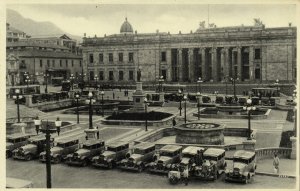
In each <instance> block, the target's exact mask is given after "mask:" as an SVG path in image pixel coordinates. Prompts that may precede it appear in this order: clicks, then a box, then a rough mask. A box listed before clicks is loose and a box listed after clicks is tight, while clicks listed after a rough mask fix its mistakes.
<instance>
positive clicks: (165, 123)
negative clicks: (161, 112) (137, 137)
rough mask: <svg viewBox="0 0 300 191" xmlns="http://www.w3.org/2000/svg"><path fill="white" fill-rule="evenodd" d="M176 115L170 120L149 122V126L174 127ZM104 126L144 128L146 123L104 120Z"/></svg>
mask: <svg viewBox="0 0 300 191" xmlns="http://www.w3.org/2000/svg"><path fill="white" fill-rule="evenodd" d="M174 117H175V115H172V116H170V117H168V118H165V119H163V120H161V121H149V120H148V122H147V124H148V126H152V127H162V126H170V127H171V126H172V119H173V118H174ZM102 123H103V124H106V125H125V126H144V125H145V121H131V120H106V119H104V120H102Z"/></svg>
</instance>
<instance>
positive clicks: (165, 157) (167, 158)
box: [158, 156, 172, 163]
mask: <svg viewBox="0 0 300 191" xmlns="http://www.w3.org/2000/svg"><path fill="white" fill-rule="evenodd" d="M170 160H172V158H171V157H167V156H160V157H159V159H158V161H162V162H163V163H166V162H169V161H170Z"/></svg>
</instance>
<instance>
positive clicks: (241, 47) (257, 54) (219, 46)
mask: <svg viewBox="0 0 300 191" xmlns="http://www.w3.org/2000/svg"><path fill="white" fill-rule="evenodd" d="M82 49H83V63H85V64H86V65H87V72H88V73H89V78H90V79H93V78H94V76H95V75H97V76H99V80H100V81H103V82H108V81H118V82H122V81H123V82H130V81H136V77H137V75H136V74H137V71H138V69H141V71H142V81H144V82H148V81H155V80H157V78H158V76H164V78H165V80H166V81H167V82H196V81H197V79H198V78H199V77H201V78H202V79H203V80H204V81H207V82H215V83H219V82H222V81H224V80H225V79H226V78H228V77H234V78H239V80H241V81H245V82H248V83H256V82H268V81H275V80H276V79H279V80H280V81H281V82H283V81H285V82H294V81H295V79H296V52H297V51H296V27H292V26H288V27H279V28H265V26H263V25H261V26H237V27H223V28H203V27H202V28H199V29H198V30H196V32H194V33H193V32H191V33H189V34H181V32H179V34H170V33H161V32H159V31H157V32H156V33H148V34H138V33H137V32H136V31H135V32H133V28H132V26H131V25H130V23H129V22H128V21H127V19H126V20H125V22H124V23H123V24H122V26H121V29H120V34H114V35H109V36H104V37H101V38H99V37H92V38H87V37H84V38H83V43H82Z"/></svg>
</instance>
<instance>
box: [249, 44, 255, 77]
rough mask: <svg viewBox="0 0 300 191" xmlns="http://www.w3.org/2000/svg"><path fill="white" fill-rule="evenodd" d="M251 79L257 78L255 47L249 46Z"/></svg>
mask: <svg viewBox="0 0 300 191" xmlns="http://www.w3.org/2000/svg"><path fill="white" fill-rule="evenodd" d="M249 79H250V80H255V66H254V47H253V46H250V47H249Z"/></svg>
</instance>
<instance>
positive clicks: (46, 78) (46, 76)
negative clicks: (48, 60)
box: [44, 70, 49, 93]
mask: <svg viewBox="0 0 300 191" xmlns="http://www.w3.org/2000/svg"><path fill="white" fill-rule="evenodd" d="M48 77H49V74H48V72H47V70H46V73H45V74H44V78H45V85H46V88H45V93H48Z"/></svg>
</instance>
